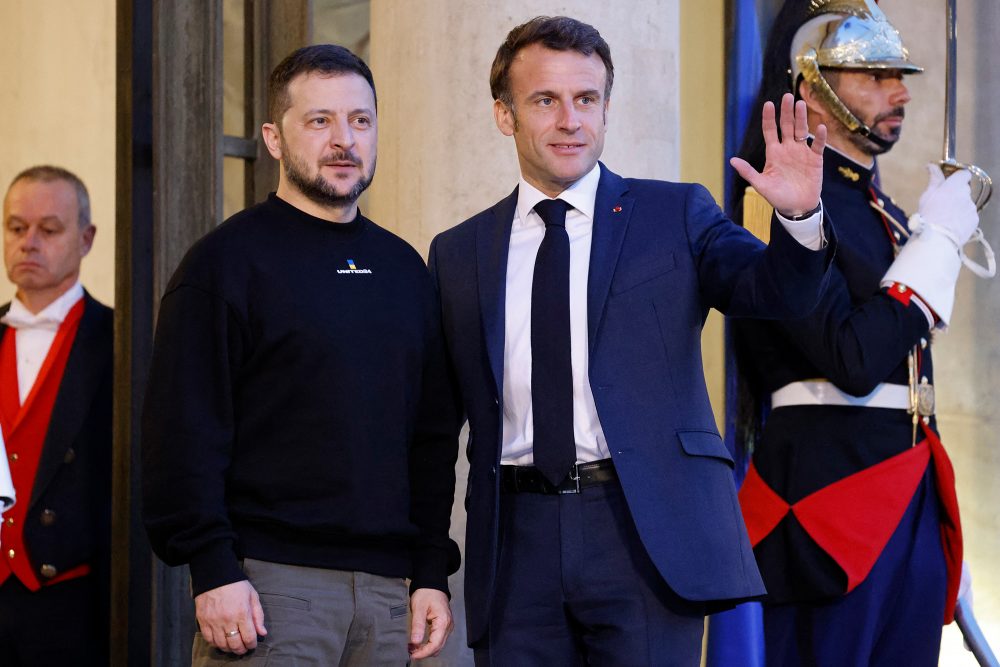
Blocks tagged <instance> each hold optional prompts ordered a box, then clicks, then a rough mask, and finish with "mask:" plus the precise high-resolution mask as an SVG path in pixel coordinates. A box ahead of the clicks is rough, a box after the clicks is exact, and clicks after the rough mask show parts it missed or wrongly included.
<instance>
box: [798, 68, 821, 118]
mask: <svg viewBox="0 0 1000 667" xmlns="http://www.w3.org/2000/svg"><path fill="white" fill-rule="evenodd" d="M798 85H799V90H798V93H799V98H800V99H801V100H802V101H803V102H805V103H806V109H808V110H809V112H810V113H812V114H815V115H817V116H820V117H826V115H827V110H826V107H825V106H823V104H822V103H821V102H820V101H819V98H818V97H817V96H816V93H815V92H813V89H812V86H810V85H809V84H808V83H806V80H805V79H803V78H801V77H799V84H798Z"/></svg>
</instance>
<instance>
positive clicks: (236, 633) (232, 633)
mask: <svg viewBox="0 0 1000 667" xmlns="http://www.w3.org/2000/svg"><path fill="white" fill-rule="evenodd" d="M238 634H240V630H239V628H237V629H235V630H230V631H229V632H227V633H226V636H227V637H235V636H236V635H238Z"/></svg>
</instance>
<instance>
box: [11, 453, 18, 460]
mask: <svg viewBox="0 0 1000 667" xmlns="http://www.w3.org/2000/svg"><path fill="white" fill-rule="evenodd" d="M10 460H11V461H16V460H17V452H14V453H13V454H11V455H10Z"/></svg>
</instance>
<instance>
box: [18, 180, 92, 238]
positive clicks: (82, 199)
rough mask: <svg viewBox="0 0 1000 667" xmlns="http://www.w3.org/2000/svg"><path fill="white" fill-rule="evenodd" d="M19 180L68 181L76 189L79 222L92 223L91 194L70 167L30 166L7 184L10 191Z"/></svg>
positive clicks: (82, 224)
mask: <svg viewBox="0 0 1000 667" xmlns="http://www.w3.org/2000/svg"><path fill="white" fill-rule="evenodd" d="M18 181H41V182H42V183H51V182H52V181H66V182H67V183H69V184H70V185H72V186H73V190H75V191H76V207H77V211H78V215H77V223H78V224H79V225H80V227H87V226H88V225H90V194H89V193H88V192H87V186H86V185H84V184H83V181H82V180H80V177H79V176H77V175H76V174H74V173H73V172H71V171H70V170H69V169H63V168H62V167H55V166H53V165H51V164H39V165H35V166H34V167H28V168H27V169H25V170H24V171H22V172H21V173H19V174H18V175H17V176H15V177H14V180H12V181H11V182H10V185H9V186H7V192H8V193H9V192H10V189H11V188H12V187H14V185H15V184H16V183H17V182H18Z"/></svg>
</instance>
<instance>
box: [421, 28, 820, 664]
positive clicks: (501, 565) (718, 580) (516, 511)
mask: <svg viewBox="0 0 1000 667" xmlns="http://www.w3.org/2000/svg"><path fill="white" fill-rule="evenodd" d="M613 71H614V70H613V67H612V62H611V56H610V51H609V48H608V45H607V43H606V42H605V41H604V40H603V39H602V38H601V36H600V34H599V33H598V32H597V30H596V29H594V28H593V27H592V26H589V25H586V24H584V23H581V22H579V21H576V20H574V19H571V18H566V17H556V18H548V17H539V18H536V19H534V20H532V21H529V22H528V23H526V24H524V25H521V26H518V27H517V28H515V29H514V30H512V31H511V33H510V34H509V35H508V37H507V39H506V41H505V43H504V44H503V45H502V46H501V47H500V50H499V52H498V53H497V57H496V60H495V61H494V63H493V69H492V73H491V77H490V82H491V87H492V91H493V96H494V99H495V102H494V111H495V116H496V122H497V126H498V128H499V129H500V131H501V132H503V133H504V134H505V135H507V136H512V137H513V138H514V143H515V145H516V147H517V153H518V158H519V162H520V169H521V179H520V182H519V184H518V187H517V188H516V189H515V190H514V192H513V193H512V194H511V195H510V196H509V197H507V198H506V199H504V200H503V201H501V202H499V203H498V204H496V205H495V206H493V207H491V208H489V209H487V210H486V211H483V212H482V213H480V214H478V215H476V216H474V217H472V218H471V219H469V220H467V221H465V222H464V223H462V224H460V225H458V226H457V227H455V228H453V229H451V230H448V231H446V232H444V233H442V234H441V235H439V236H438V237H437V238H436V239H435V240H434V243H433V244H432V246H431V256H430V261H429V263H430V265H431V271H432V272H433V274H434V277H435V281H436V284H437V286H438V289H439V291H440V295H441V303H442V317H443V325H444V331H445V336H446V341H447V345H448V350H449V354H450V357H451V361H452V363H453V366H454V370H455V375H456V379H457V385H458V387H459V389H460V391H461V394H462V400H463V402H464V407H465V411H466V414H467V415H468V418H469V423H470V436H469V438H470V442H469V447H468V455H469V458H470V464H471V465H470V472H469V486H468V496H467V499H466V508H467V511H468V528H467V539H466V556H467V561H466V563H467V565H466V568H467V569H466V586H465V590H466V609H467V622H468V636H469V640H470V643H471V644H472V646H473V647H474V648H475V650H476V661H477V664H479V665H490V664H496V665H518V666H523V665H575V664H615V665H633V664H634V665H659V664H684V665H696V664H698V659H699V655H700V651H701V636H702V628H703V616H704V614H705V612H706V611H707V610H711V609H714V608H717V607H720V606H725V605H728V604H732V603H733V602H735V601H738V600H741V599H746V598H751V597H755V596H760V595H762V594H763V593H764V587H763V585H762V583H761V580H760V576H759V574H758V572H757V567H756V565H755V564H754V560H753V554H752V551H751V549H750V544H749V542H748V540H747V535H746V532H745V529H744V527H743V522H742V519H741V517H740V511H739V506H738V504H737V501H736V493H735V490H734V488H733V483H732V475H731V467H732V465H733V462H732V459H731V458H730V455H729V453H728V451H727V450H726V448H725V446H724V445H723V443H722V440H721V439H720V437H719V434H718V431H717V430H716V427H715V420H714V418H713V415H712V410H711V406H710V404H709V400H708V394H707V391H706V388H705V381H704V375H703V372H702V364H701V355H700V347H699V343H700V336H701V327H702V325H703V323H704V320H705V316H706V314H707V312H708V309H709V308H710V307H714V308H718V309H719V310H721V311H723V312H725V313H728V314H732V315H737V316H759V317H800V316H803V315H805V314H806V313H808V312H809V310H810V309H811V307H812V305H813V304H814V303H815V301H816V300H817V298H818V295H819V293H820V291H821V289H822V285H823V276H824V275H825V271H826V269H827V267H828V265H829V262H830V258H831V255H832V250H833V245H834V244H833V243H832V240H833V239H832V234H831V232H830V230H825V231H824V230H823V228H822V226H821V222H822V215H821V212H820V208H819V192H820V187H821V180H822V179H821V173H822V150H823V145H824V141H825V136H826V135H825V129H817V132H816V140H815V141H814V142H813V144H812V147H810V146H809V145H808V143H807V142H806V141H805V139H806V135H807V127H806V115H805V108H804V107H802V106H799V107H798V108H797V109H795V111H794V112H793V107H792V100H791V96H788V97H787V98H786V99H785V100H783V102H782V109H781V116H780V127H781V131H782V132H781V134H782V138H781V140H779V138H778V127H777V124H776V122H775V110H774V107H773V105H768V107H767V108H766V109H765V112H764V113H765V121H764V132H765V135H766V137H767V142H768V164H767V165H766V167H765V169H764V170H763V172H762V173H761V174H758V173H757V172H756V171H754V170H753V169H750V168H749V167H748V165H746V164H745V163H743V162H741V161H739V162H738V163H737V164H736V165H735V166H736V167H737V169H739V170H740V173H741V174H743V175H744V177H746V178H747V179H748V180H749V181H750V182H751V183H753V184H754V185H755V186H756V187H757V189H758V191H760V192H761V193H762V194H763V195H764V196H765V197H766V198H767V199H768V200H769V201H770V202H771V203H772V204H773V205H774V207H775V209H776V210H777V211H778V212H779V216H778V217H779V221H778V222H776V223H775V224H774V225H773V227H774V230H773V232H772V234H773V240H772V242H771V245H770V247H768V248H767V249H765V248H764V247H763V246H762V245H761V244H760V243H759V242H757V241H756V240H755V239H753V238H752V237H751V236H750V234H748V233H747V232H745V231H744V230H743V229H742V228H740V227H738V226H736V225H734V224H733V223H731V222H730V221H728V220H727V219H726V218H725V217H724V216H723V215H722V213H721V212H720V211H719V209H718V207H717V206H716V205H715V203H714V202H713V201H712V199H711V197H710V196H709V194H708V193H707V191H706V190H705V189H704V188H702V187H700V186H697V185H685V184H676V183H666V182H660V181H648V180H633V179H624V178H622V177H620V176H618V175H616V174H613V173H612V172H610V171H609V170H608V169H606V168H605V167H604V166H603V165H600V164H598V158H599V157H600V154H601V151H602V149H603V145H604V134H605V127H606V119H607V113H608V99H609V95H610V92H611V85H612V78H613ZM782 218H783V219H782ZM828 241H830V242H828Z"/></svg>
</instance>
